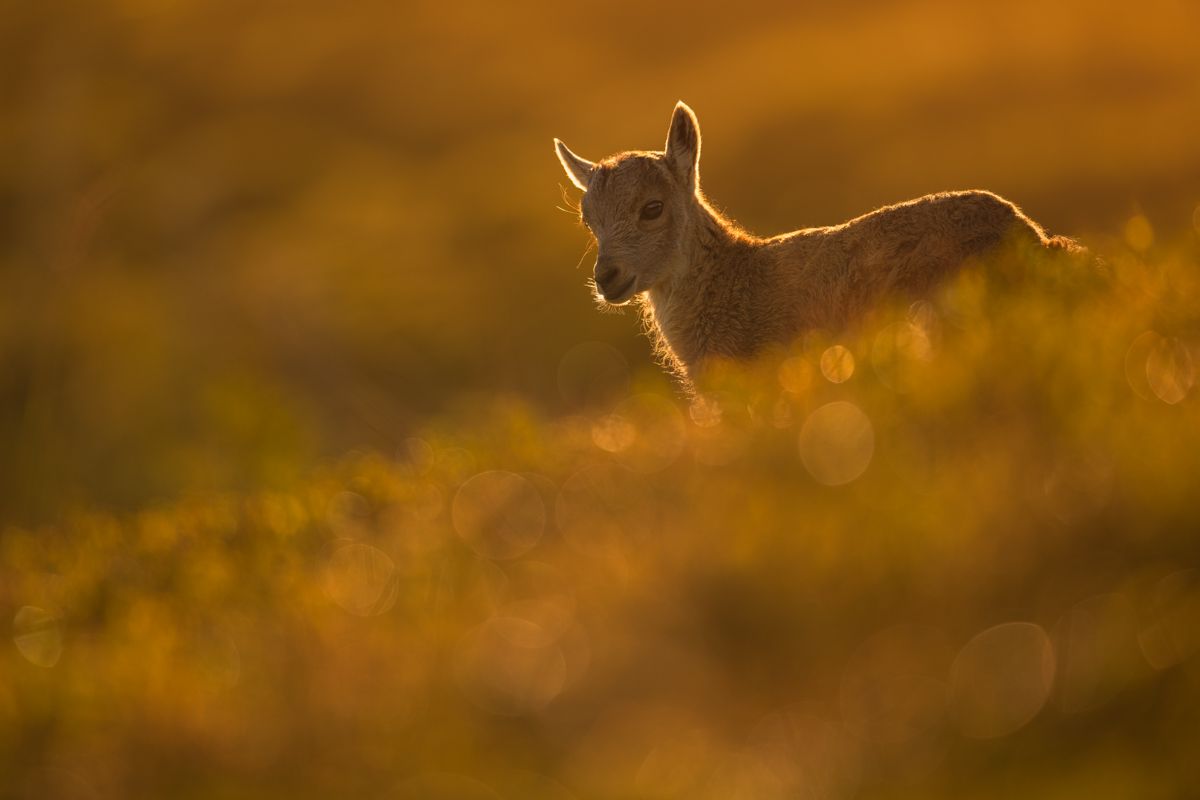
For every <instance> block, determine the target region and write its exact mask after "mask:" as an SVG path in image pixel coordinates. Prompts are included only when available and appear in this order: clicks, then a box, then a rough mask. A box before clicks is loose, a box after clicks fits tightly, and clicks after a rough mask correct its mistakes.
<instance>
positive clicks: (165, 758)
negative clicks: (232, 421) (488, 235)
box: [0, 237, 1200, 800]
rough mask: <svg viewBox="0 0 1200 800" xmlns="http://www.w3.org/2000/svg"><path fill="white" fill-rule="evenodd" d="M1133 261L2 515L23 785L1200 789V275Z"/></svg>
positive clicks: (504, 791) (7, 714)
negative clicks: (152, 488)
mask: <svg viewBox="0 0 1200 800" xmlns="http://www.w3.org/2000/svg"><path fill="white" fill-rule="evenodd" d="M1135 240H1136V237H1135ZM1193 241H1194V239H1193ZM1106 255H1107V256H1108V261H1109V268H1110V271H1111V274H1112V275H1111V280H1110V281H1108V282H1107V283H1105V284H1104V285H1103V286H1096V285H1092V283H1091V282H1082V283H1081V282H1080V281H1078V280H1075V279H1074V277H1072V276H1071V275H1070V274H1067V273H1065V272H1063V271H1062V269H1063V267H1062V265H1056V264H1051V263H1045V264H1041V263H1037V264H1033V265H1032V269H1031V272H1030V274H1029V275H1026V276H1025V279H1024V280H1022V281H1002V280H995V279H992V278H990V277H989V274H992V273H989V272H987V271H975V272H969V273H967V274H966V275H964V276H963V278H962V279H961V280H959V281H958V282H956V283H955V284H954V285H953V286H951V287H949V288H948V289H947V291H946V292H945V293H944V294H943V295H942V296H940V297H939V298H938V299H937V301H936V302H933V303H926V304H919V305H917V306H914V307H910V308H899V309H896V310H894V312H893V313H888V314H883V313H881V314H880V315H879V316H878V317H877V318H876V319H874V320H872V321H871V323H870V324H868V325H865V326H863V328H862V329H861V330H859V331H857V332H856V333H854V334H851V335H847V336H844V337H842V338H841V339H839V340H836V341H835V340H834V339H833V338H831V337H829V336H826V335H813V336H810V337H808V338H807V339H806V340H805V341H804V342H802V343H798V345H797V346H796V347H795V348H794V349H793V350H791V351H789V352H787V353H778V354H774V355H773V356H772V358H770V359H767V360H766V361H765V362H764V363H763V364H762V365H759V366H758V367H757V368H756V369H753V370H745V371H739V372H730V373H728V374H726V375H723V376H721V378H720V387H719V389H718V390H715V391H713V392H712V393H710V394H709V395H706V398H705V399H704V400H703V401H697V402H693V403H689V402H687V401H684V400H682V399H681V398H680V397H679V396H678V395H677V394H675V393H674V392H672V391H671V390H670V389H665V388H664V387H663V386H662V385H661V384H657V383H649V384H645V385H642V384H641V383H639V382H638V381H636V380H635V382H634V384H633V385H629V384H628V383H627V376H625V375H623V374H622V373H621V370H620V369H619V368H617V367H613V361H612V354H611V353H609V352H607V351H606V350H604V349H603V348H593V349H591V350H584V351H581V352H579V353H577V354H576V358H577V360H578V361H579V362H580V363H581V364H582V365H583V367H585V368H582V369H575V368H572V367H571V366H570V365H567V366H565V367H564V368H563V370H561V371H560V373H559V376H558V377H559V380H560V382H561V387H562V388H563V390H564V392H565V393H567V394H570V395H572V396H574V397H576V398H577V399H578V400H579V405H578V407H579V408H580V410H579V411H578V412H577V413H573V414H568V415H555V416H546V415H544V414H543V413H541V412H537V411H534V410H532V409H531V408H530V407H529V406H527V405H525V404H523V403H520V402H518V401H497V402H490V403H483V404H479V405H474V406H466V407H464V408H463V409H462V410H459V411H454V412H451V413H448V414H447V415H446V416H445V417H444V418H442V419H441V420H440V421H437V422H430V423H429V424H428V425H427V426H426V427H425V428H424V429H423V430H421V431H420V432H419V435H417V436H414V437H412V438H410V439H408V440H407V441H405V442H404V444H403V446H402V447H401V448H400V450H399V452H398V453H394V454H387V455H383V454H379V453H372V452H369V451H359V452H356V453H354V454H351V455H349V456H347V457H345V458H344V459H342V460H341V461H339V462H337V463H336V464H333V465H331V466H329V467H328V468H325V469H324V470H323V471H322V472H320V473H319V474H310V475H309V476H307V477H306V478H304V479H303V480H302V481H300V482H299V483H298V484H297V488H296V489H295V490H294V491H287V492H264V493H257V494H254V493H251V494H226V495H196V496H194V497H186V498H183V499H181V500H179V501H177V502H173V503H170V504H166V505H163V506H161V507H156V508H152V509H148V510H145V511H142V512H139V513H134V514H119V515H111V514H106V513H101V512H97V511H86V512H80V513H78V514H76V515H75V516H74V517H73V518H71V519H69V520H66V521H65V522H63V523H62V524H61V525H56V526H52V527H45V528H36V529H24V528H15V527H14V528H10V529H8V530H5V531H4V533H3V536H2V537H0V610H3V612H4V615H5V616H8V617H9V618H13V619H14V620H15V622H14V644H15V647H8V648H6V649H5V650H4V651H3V652H0V678H2V679H0V723H2V724H0V774H3V775H4V776H5V777H4V781H5V785H6V789H9V790H10V791H11V792H13V793H15V795H16V796H78V795H77V794H72V792H80V791H84V789H87V790H90V791H93V792H95V793H96V794H97V795H98V796H123V797H124V796H127V797H134V796H166V795H170V796H176V797H275V796H279V797H329V796H335V795H336V796H365V797H376V796H379V797H384V796H388V797H422V798H424V797H446V798H450V797H454V798H460V797H470V798H476V797H478V798H494V797H497V796H499V797H505V798H555V799H556V800H557V799H560V798H568V797H580V798H589V797H595V798H623V797H712V798H732V797H748V798H770V797H793V796H814V797H831V798H838V797H851V796H855V797H863V798H900V797H924V798H929V797H964V796H966V797H997V798H999V797H1012V796H1018V795H1019V796H1032V797H1047V798H1049V797H1064V798H1066V797H1079V796H1083V795H1088V796H1095V797H1128V796H1139V797H1158V796H1161V797H1168V796H1178V795H1180V794H1181V793H1186V792H1187V791H1189V790H1190V787H1191V786H1192V785H1194V781H1195V778H1196V775H1195V766H1194V759H1193V754H1194V752H1195V749H1196V746H1197V744H1198V742H1197V733H1196V732H1197V730H1200V727H1198V726H1197V723H1198V722H1200V719H1197V715H1196V709H1197V708H1200V672H1198V669H1200V659H1198V658H1196V657H1195V654H1196V652H1197V650H1198V649H1200V635H1198V634H1197V631H1200V572H1197V567H1200V548H1197V545H1196V541H1195V532H1196V531H1197V530H1200V512H1198V511H1197V507H1196V504H1195V496H1194V495H1195V486H1196V476H1197V475H1200V405H1197V391H1198V390H1197V389H1196V388H1195V386H1194V384H1195V382H1196V378H1197V375H1196V366H1197V363H1198V362H1200V351H1198V350H1197V344H1198V342H1200V302H1198V301H1200V275H1198V272H1197V256H1196V251H1195V247H1194V244H1193V245H1189V246H1187V247H1182V248H1177V249H1174V250H1167V249H1161V250H1157V251H1154V252H1153V254H1152V255H1150V256H1147V255H1146V254H1144V253H1141V252H1139V251H1137V250H1136V249H1133V248H1130V247H1125V248H1120V249H1115V250H1113V251H1112V252H1111V253H1108V254H1106ZM993 272H994V268H993ZM1035 277H1036V279H1034V278H1035ZM576 366H578V365H576ZM606 370H608V371H607V372H606ZM596 375H607V376H608V377H607V378H603V379H597V378H596V377H595V376H596ZM22 793H24V794H22Z"/></svg>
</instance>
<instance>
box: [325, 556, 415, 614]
mask: <svg viewBox="0 0 1200 800" xmlns="http://www.w3.org/2000/svg"><path fill="white" fill-rule="evenodd" d="M321 588H322V589H324V591H325V595H326V596H327V597H328V598H329V599H330V600H332V601H333V602H334V603H336V604H337V605H339V606H341V607H342V608H344V609H345V610H346V611H349V612H350V613H351V614H356V615H358V616H360V617H369V616H374V615H377V614H383V613H384V612H386V611H388V610H389V609H390V608H391V607H392V605H393V604H394V603H395V602H396V595H397V592H398V590H399V587H398V584H397V581H396V565H395V563H394V562H393V561H392V559H391V556H389V555H388V554H387V553H385V552H383V551H382V550H380V549H379V548H378V547H372V546H371V545H369V544H363V543H362V542H351V543H348V544H342V545H339V546H337V547H336V549H335V550H334V551H333V553H332V554H331V555H330V557H329V559H328V561H327V562H326V564H325V568H324V570H323V572H322V580H321Z"/></svg>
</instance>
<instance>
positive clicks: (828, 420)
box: [800, 400, 875, 486]
mask: <svg viewBox="0 0 1200 800" xmlns="http://www.w3.org/2000/svg"><path fill="white" fill-rule="evenodd" d="M874 453H875V429H874V427H873V426H872V425H871V420H870V418H869V417H868V416H867V415H866V414H864V413H863V411H862V410H861V409H860V408H859V407H858V406H856V405H854V404H853V403H851V402H849V401H846V400H835V401H834V402H832V403H826V404H825V405H823V406H821V407H820V408H818V409H816V410H815V411H813V412H812V413H811V414H809V415H808V419H806V420H804V425H803V426H802V427H801V428H800V459H801V461H803V462H804V466H805V468H806V469H807V470H808V472H809V474H810V475H812V476H813V478H815V479H816V480H817V482H818V483H822V484H825V485H826V486H840V485H842V484H845V483H850V482H851V481H853V480H854V479H855V478H857V477H859V476H860V475H862V474H863V472H865V471H866V469H867V467H868V466H869V465H870V464H871V457H872V456H873V455H874Z"/></svg>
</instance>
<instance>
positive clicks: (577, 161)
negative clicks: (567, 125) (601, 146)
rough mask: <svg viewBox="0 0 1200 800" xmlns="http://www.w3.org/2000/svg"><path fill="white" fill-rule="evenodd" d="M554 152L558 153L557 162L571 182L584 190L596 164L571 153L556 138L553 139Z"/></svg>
mask: <svg viewBox="0 0 1200 800" xmlns="http://www.w3.org/2000/svg"><path fill="white" fill-rule="evenodd" d="M554 152H555V153H557V154H558V160H559V163H561V164H562V166H563V170H564V171H566V173H567V177H568V178H570V179H571V183H573V184H575V185H576V186H578V187H579V188H580V189H583V190H584V191H585V192H586V191H587V187H588V183H589V182H590V181H591V180H592V174H593V173H594V172H595V171H596V165H595V164H593V163H592V162H591V161H588V160H587V159H586V158H583V157H582V156H577V155H575V154H574V153H572V152H571V149H570V148H569V147H567V146H566V145H565V144H563V143H562V142H561V141H559V140H558V139H555V140H554Z"/></svg>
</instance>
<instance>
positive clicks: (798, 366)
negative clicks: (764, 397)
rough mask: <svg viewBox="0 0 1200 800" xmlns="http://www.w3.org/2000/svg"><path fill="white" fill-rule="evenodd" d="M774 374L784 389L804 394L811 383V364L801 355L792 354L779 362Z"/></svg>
mask: <svg viewBox="0 0 1200 800" xmlns="http://www.w3.org/2000/svg"><path fill="white" fill-rule="evenodd" d="M776 375H777V378H778V380H779V385H780V386H781V387H783V390H784V391H786V392H791V393H792V394H804V393H805V392H807V391H808V390H809V388H811V387H812V384H813V365H812V363H811V362H809V360H808V359H806V358H804V357H803V356H792V357H790V358H786V359H784V360H783V361H782V362H780V364H779V369H778V371H777V373H776Z"/></svg>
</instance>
